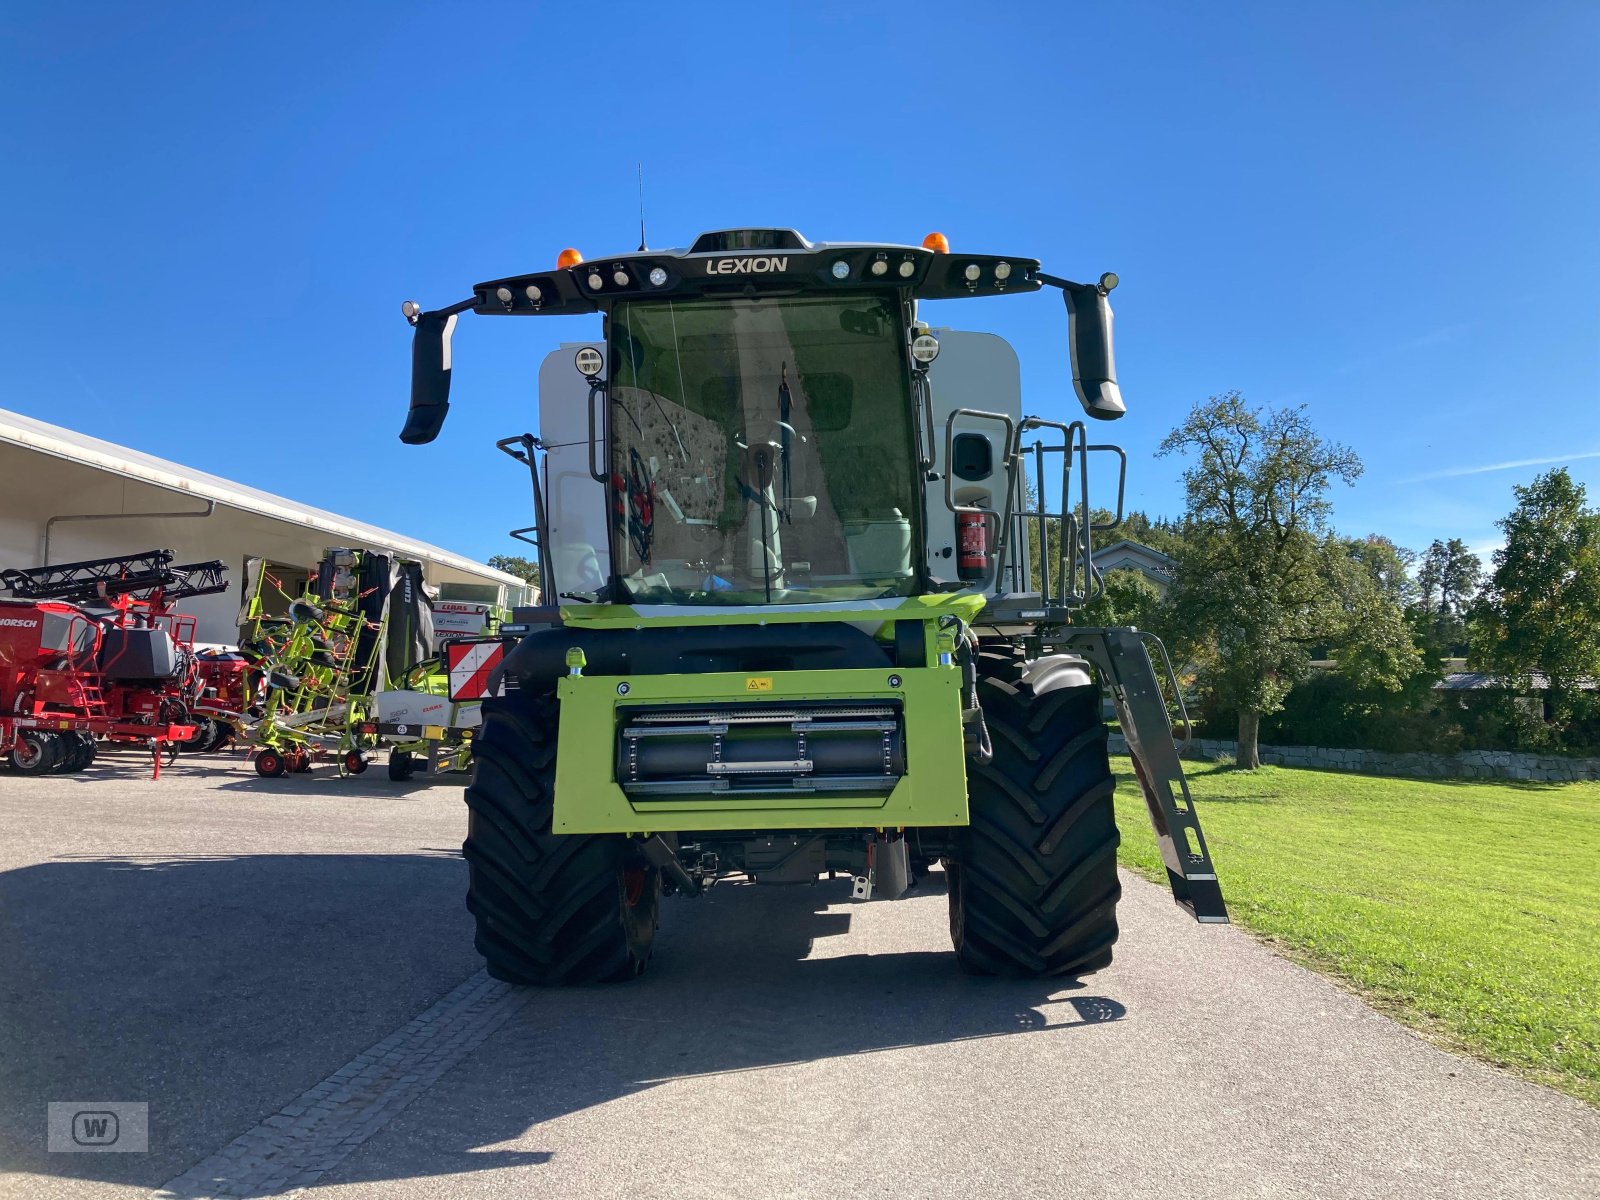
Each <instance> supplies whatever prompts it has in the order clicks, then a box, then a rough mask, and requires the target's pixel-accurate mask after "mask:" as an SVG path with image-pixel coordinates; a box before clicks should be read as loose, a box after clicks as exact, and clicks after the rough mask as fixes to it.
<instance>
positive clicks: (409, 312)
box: [400, 300, 422, 325]
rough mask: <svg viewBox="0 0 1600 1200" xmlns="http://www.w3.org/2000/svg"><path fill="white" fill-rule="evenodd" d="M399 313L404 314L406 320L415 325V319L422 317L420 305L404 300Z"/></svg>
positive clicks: (413, 301)
mask: <svg viewBox="0 0 1600 1200" xmlns="http://www.w3.org/2000/svg"><path fill="white" fill-rule="evenodd" d="M400 311H401V312H402V313H404V314H405V318H406V320H408V321H410V322H411V323H412V324H413V325H415V324H416V323H417V318H418V317H420V316H421V315H422V305H420V304H418V303H417V302H416V301H415V300H406V301H403V302H402V303H401V305H400Z"/></svg>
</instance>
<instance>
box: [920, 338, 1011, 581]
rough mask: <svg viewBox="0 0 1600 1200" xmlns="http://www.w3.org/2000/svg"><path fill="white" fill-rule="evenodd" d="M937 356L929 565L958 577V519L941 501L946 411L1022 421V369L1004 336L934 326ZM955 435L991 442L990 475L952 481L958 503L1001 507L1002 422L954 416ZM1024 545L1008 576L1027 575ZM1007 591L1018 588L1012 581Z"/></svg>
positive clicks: (931, 376) (946, 467) (932, 371)
mask: <svg viewBox="0 0 1600 1200" xmlns="http://www.w3.org/2000/svg"><path fill="white" fill-rule="evenodd" d="M933 334H934V336H935V337H937V338H938V339H939V357H938V358H936V359H934V361H933V365H932V366H931V367H929V368H928V381H929V383H930V384H931V385H932V393H933V443H934V464H933V467H932V470H933V471H934V472H935V473H937V474H938V476H939V479H938V481H937V482H932V483H929V484H928V485H927V494H928V500H927V504H928V568H929V570H930V571H932V572H933V574H934V576H935V577H936V578H939V579H955V578H956V560H955V547H956V519H955V514H954V513H952V512H951V511H950V508H949V506H948V505H947V504H946V503H945V477H946V476H947V475H948V474H949V471H950V464H949V463H948V462H946V461H945V433H946V425H947V422H948V421H949V419H950V414H951V413H953V412H955V411H956V409H958V408H974V409H979V410H981V411H983V412H992V413H1002V414H1004V415H1005V416H1008V417H1010V418H1011V420H1012V421H1013V422H1015V421H1020V420H1021V419H1022V367H1021V365H1020V364H1019V363H1018V361H1017V352H1016V351H1015V350H1013V349H1012V348H1011V344H1010V343H1009V342H1007V341H1006V340H1005V339H1004V338H1002V337H999V336H997V335H995V334H992V333H966V332H962V331H961V330H956V329H935V330H934V331H933ZM954 433H955V434H956V435H957V436H960V435H963V434H967V435H971V436H974V437H981V438H983V439H984V440H985V441H986V442H988V444H989V462H990V465H991V473H990V474H989V476H988V477H987V478H984V479H975V480H967V479H955V480H953V481H952V482H953V484H954V492H955V501H956V503H957V504H973V505H979V506H982V507H984V508H993V509H997V510H998V509H1002V508H1004V506H1005V505H1004V500H1005V477H1006V471H1005V439H1006V431H1005V426H1004V425H1002V424H1001V423H1000V422H999V421H993V420H986V419H984V418H982V417H973V416H962V417H959V418H957V420H956V423H955V429H954ZM1019 550H1020V552H1021V553H1022V554H1023V555H1026V553H1027V546H1026V544H1023V545H1022V546H1020V547H1019V546H1017V545H1015V544H1013V545H1012V547H1011V550H1010V552H1009V553H1008V557H1009V558H1010V559H1011V560H1012V564H1013V565H1012V567H1011V568H1010V569H1008V571H1007V574H1008V575H1012V576H1013V577H1014V579H1026V578H1027V571H1026V566H1025V564H1023V563H1021V560H1019V559H1018V552H1019ZM1009 590H1013V591H1015V590H1019V588H1018V587H1017V586H1016V584H1015V582H1013V585H1012V587H1011V588H1010V589H1009Z"/></svg>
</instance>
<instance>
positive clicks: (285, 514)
mask: <svg viewBox="0 0 1600 1200" xmlns="http://www.w3.org/2000/svg"><path fill="white" fill-rule="evenodd" d="M0 444H3V445H12V446H20V447H22V448H24V449H28V450H35V451H37V452H39V453H40V454H48V455H51V456H53V457H55V458H60V459H65V460H66V461H68V462H75V463H81V464H83V465H84V466H88V467H93V468H95V469H96V470H100V471H107V472H109V473H111V474H113V475H117V476H120V477H122V478H124V479H134V480H138V481H140V482H142V483H148V484H153V485H155V486H156V487H161V488H166V489H168V490H169V491H174V492H179V493H182V494H184V495H189V496H197V497H199V498H200V499H202V500H214V501H216V502H217V503H218V504H223V505H226V506H227V507H229V508H237V509H241V510H243V511H244V512H250V513H256V514H259V515H260V516H263V517H270V518H272V519H274V520H278V521H288V522H290V523H292V524H295V525H303V526H306V527H308V528H311V529H315V530H318V531H319V532H321V533H325V534H328V535H329V536H330V537H333V538H335V539H338V540H339V541H350V542H356V543H359V544H366V545H371V546H376V547H380V548H382V549H385V550H391V551H394V552H395V553H397V554H400V555H403V556H405V557H406V558H414V559H419V560H421V561H424V562H431V563H436V564H438V565H439V566H443V567H451V568H453V569H455V570H457V571H461V572H463V573H465V574H471V575H476V576H478V577H480V578H482V579H486V580H493V581H494V582H496V583H505V584H511V585H513V586H517V587H521V586H525V584H526V581H525V580H522V579H519V578H518V577H517V576H515V575H510V574H507V573H506V572H505V571H497V570H495V569H494V568H493V567H490V566H485V565H484V564H483V563H480V562H474V561H473V560H472V559H470V558H467V557H466V556H465V555H461V554H456V553H455V552H453V551H450V550H445V549H443V548H441V547H439V546H432V545H429V544H428V543H427V542H419V541H417V540H415V539H414V538H408V537H404V536H402V535H401V534H398V533H395V532H393V531H392V530H388V529H380V528H378V527H377V526H376V525H367V524H365V523H363V522H361V521H353V520H351V519H350V518H349V517H341V516H339V515H338V514H337V513H331V512H327V511H325V510H323V509H320V508H312V507H311V506H310V505H307V504H300V503H298V502H297V501H294V500H287V499H285V498H284V497H282V496H274V495H273V494H272V493H270V492H263V491H261V490H259V489H258V488H253V487H249V486H247V485H245V484H242V483H234V482H233V481H232V480H230V479H223V478H221V477H220V476H217V475H209V474H207V473H206V472H204V471H196V470H195V469H194V468H192V467H185V466H182V465H180V464H178V463H174V462H168V461H167V460H166V459H164V458H157V457H155V456H154V455H153V454H144V453H142V452H141V451H138V450H131V449H129V448H128V447H126V446H118V445H116V444H114V443H112V442H105V441H101V440H100V439H99V438H94V437H89V436H88V435H87V434H82V433H77V432H74V431H73V430H71V429H63V428H62V427H61V426H59V425H50V424H47V423H46V422H44V421H36V420H34V419H33V418H32V417H25V416H23V415H22V414H21V413H14V412H9V411H7V410H6V409H0Z"/></svg>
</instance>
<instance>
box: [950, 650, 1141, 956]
mask: <svg viewBox="0 0 1600 1200" xmlns="http://www.w3.org/2000/svg"><path fill="white" fill-rule="evenodd" d="M1024 665H1025V664H1024V660H1023V657H1022V655H1021V653H1020V652H1019V651H1016V650H1014V649H1012V648H1010V647H1001V648H985V649H984V650H983V651H982V652H981V653H980V655H979V660H978V696H979V699H980V701H981V703H982V705H983V716H984V721H985V722H986V724H987V725H988V728H989V736H990V740H991V742H992V744H993V747H994V756H993V758H992V759H991V760H990V761H989V762H987V763H977V762H971V763H969V764H968V767H967V794H968V799H969V803H970V808H971V824H970V825H969V826H968V827H967V828H966V829H965V830H964V831H963V832H962V835H961V837H960V838H959V840H958V842H957V847H956V854H955V855H954V857H953V859H952V861H951V862H950V863H949V885H950V937H951V940H952V941H953V942H954V943H955V948H956V956H957V958H958V959H959V960H960V963H961V966H962V967H963V968H964V969H965V970H967V971H969V972H971V973H973V974H978V975H1022V976H1034V977H1038V976H1055V975H1087V974H1089V973H1090V972H1091V971H1098V970H1099V969H1100V968H1102V967H1105V966H1108V965H1109V964H1110V962H1111V946H1112V943H1114V942H1115V941H1116V940H1117V900H1118V899H1119V898H1120V897H1121V895H1122V885H1121V882H1120V881H1119V880H1118V878H1117V843H1118V841H1119V840H1120V839H1119V836H1118V833H1117V825H1116V818H1115V814H1114V812H1113V809H1112V804H1111V792H1112V777H1111V767H1110V763H1109V762H1108V760H1107V758H1106V727H1105V723H1104V721H1103V720H1102V719H1101V715H1100V690H1099V689H1098V688H1096V687H1093V686H1084V685H1083V683H1082V677H1081V675H1079V674H1078V672H1076V671H1073V670H1069V669H1056V670H1049V669H1046V670H1042V671H1040V670H1036V671H1034V672H1030V675H1031V676H1032V678H1031V682H1030V681H1029V680H1028V679H1025V678H1024V670H1023V668H1024Z"/></svg>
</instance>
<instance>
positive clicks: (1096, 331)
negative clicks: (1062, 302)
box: [1061, 275, 1128, 421]
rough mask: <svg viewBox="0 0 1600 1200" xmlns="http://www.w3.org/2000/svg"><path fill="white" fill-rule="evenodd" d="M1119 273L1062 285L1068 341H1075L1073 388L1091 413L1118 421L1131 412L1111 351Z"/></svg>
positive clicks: (1079, 401) (1072, 343) (1101, 418)
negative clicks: (1112, 293) (1112, 298)
mask: <svg viewBox="0 0 1600 1200" xmlns="http://www.w3.org/2000/svg"><path fill="white" fill-rule="evenodd" d="M1116 285H1117V277H1116V276H1115V275H1102V276H1101V277H1100V282H1099V283H1098V284H1095V283H1070V284H1067V285H1066V286H1065V287H1064V288H1062V289H1061V290H1062V295H1063V296H1065V297H1066V301H1067V341H1068V342H1070V343H1071V345H1072V388H1073V390H1074V391H1076V392H1077V393H1078V403H1079V404H1081V405H1083V411H1084V412H1086V413H1088V414H1089V415H1090V416H1091V417H1095V418H1098V419H1099V420H1102V421H1114V420H1116V419H1117V418H1118V417H1120V416H1121V415H1122V414H1123V413H1125V412H1127V411H1128V409H1127V406H1126V405H1124V404H1123V403H1122V390H1121V389H1120V388H1119V387H1118V386H1117V367H1116V362H1115V360H1114V359H1113V357H1112V353H1111V301H1110V299H1109V297H1108V293H1109V292H1110V291H1111V289H1112V288H1113V287H1115V286H1116Z"/></svg>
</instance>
